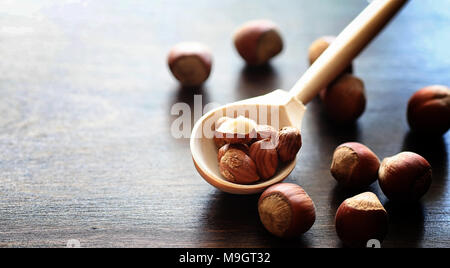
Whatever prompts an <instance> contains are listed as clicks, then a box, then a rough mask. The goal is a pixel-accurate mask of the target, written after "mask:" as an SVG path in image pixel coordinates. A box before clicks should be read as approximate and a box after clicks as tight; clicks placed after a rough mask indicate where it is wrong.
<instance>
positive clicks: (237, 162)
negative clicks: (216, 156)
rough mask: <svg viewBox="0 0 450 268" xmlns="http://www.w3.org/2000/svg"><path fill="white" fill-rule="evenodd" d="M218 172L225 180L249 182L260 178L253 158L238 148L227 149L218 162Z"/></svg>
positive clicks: (241, 182)
mask: <svg viewBox="0 0 450 268" xmlns="http://www.w3.org/2000/svg"><path fill="white" fill-rule="evenodd" d="M219 170H220V173H221V174H222V175H223V176H224V177H225V179H226V180H227V181H230V182H234V183H239V184H250V183H253V182H256V181H258V180H259V179H260V178H259V176H258V172H257V170H256V165H255V163H254V162H253V160H252V159H251V158H250V157H249V156H248V155H247V154H245V153H244V152H243V151H241V150H238V149H233V148H231V149H228V150H227V151H226V152H225V154H224V155H223V156H222V158H221V159H220V162H219Z"/></svg>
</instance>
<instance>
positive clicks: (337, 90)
mask: <svg viewBox="0 0 450 268" xmlns="http://www.w3.org/2000/svg"><path fill="white" fill-rule="evenodd" d="M323 103H324V106H325V110H326V112H327V114H328V116H329V117H330V119H332V120H333V121H335V122H336V123H340V124H346V123H352V122H354V121H356V120H357V119H358V118H359V117H360V116H361V115H362V113H363V112H364V110H365V108H366V96H365V93H364V83H363V82H362V81H361V80H360V79H359V78H357V77H356V76H354V75H351V74H345V75H343V76H341V77H340V78H338V79H337V80H336V82H334V83H333V84H332V85H331V86H330V87H329V88H328V89H327V90H326V91H325V93H324V96H323Z"/></svg>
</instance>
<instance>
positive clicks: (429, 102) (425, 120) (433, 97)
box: [407, 85, 450, 135]
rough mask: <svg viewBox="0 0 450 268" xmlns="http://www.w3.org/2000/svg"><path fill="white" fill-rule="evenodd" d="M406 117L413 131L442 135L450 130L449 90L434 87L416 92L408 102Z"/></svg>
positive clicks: (444, 87) (443, 87) (442, 87)
mask: <svg viewBox="0 0 450 268" xmlns="http://www.w3.org/2000/svg"><path fill="white" fill-rule="evenodd" d="M407 117H408V123H409V126H410V127H411V129H412V130H413V131H416V132H419V133H424V134H433V135H443V134H444V133H445V132H447V131H448V129H449V128H450V88H448V87H446V86H438V85H436V86H429V87H425V88H423V89H421V90H419V91H417V92H416V93H415V94H414V95H412V97H411V98H410V100H409V102H408V112H407Z"/></svg>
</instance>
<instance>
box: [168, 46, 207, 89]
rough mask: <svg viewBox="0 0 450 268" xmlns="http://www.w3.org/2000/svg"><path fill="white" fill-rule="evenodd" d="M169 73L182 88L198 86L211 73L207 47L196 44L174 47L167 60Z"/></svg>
mask: <svg viewBox="0 0 450 268" xmlns="http://www.w3.org/2000/svg"><path fill="white" fill-rule="evenodd" d="M167 62H168V65H169V68H170V71H171V72H172V74H173V75H174V76H175V78H176V79H177V80H178V81H180V83H181V84H182V85H183V86H187V87H191V86H199V85H201V84H203V82H205V81H206V79H208V77H209V75H210V73H211V66H212V55H211V51H210V50H209V48H208V47H206V46H205V45H203V44H201V43H196V42H183V43H179V44H177V45H175V46H174V47H172V49H171V50H170V52H169V56H168V59H167Z"/></svg>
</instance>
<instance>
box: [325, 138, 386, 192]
mask: <svg viewBox="0 0 450 268" xmlns="http://www.w3.org/2000/svg"><path fill="white" fill-rule="evenodd" d="M379 167H380V160H379V159H378V157H377V156H376V155H375V154H374V153H373V152H372V150H370V149H369V148H368V147H367V146H365V145H363V144H361V143H357V142H348V143H344V144H341V145H339V146H338V147H337V148H336V150H335V151H334V153H333V161H332V163H331V168H330V171H331V174H332V175H333V177H334V178H335V179H336V181H338V183H339V184H340V185H342V186H344V187H346V188H351V189H362V188H364V187H367V186H369V185H370V184H372V183H373V182H375V181H376V180H377V178H378V168H379Z"/></svg>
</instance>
